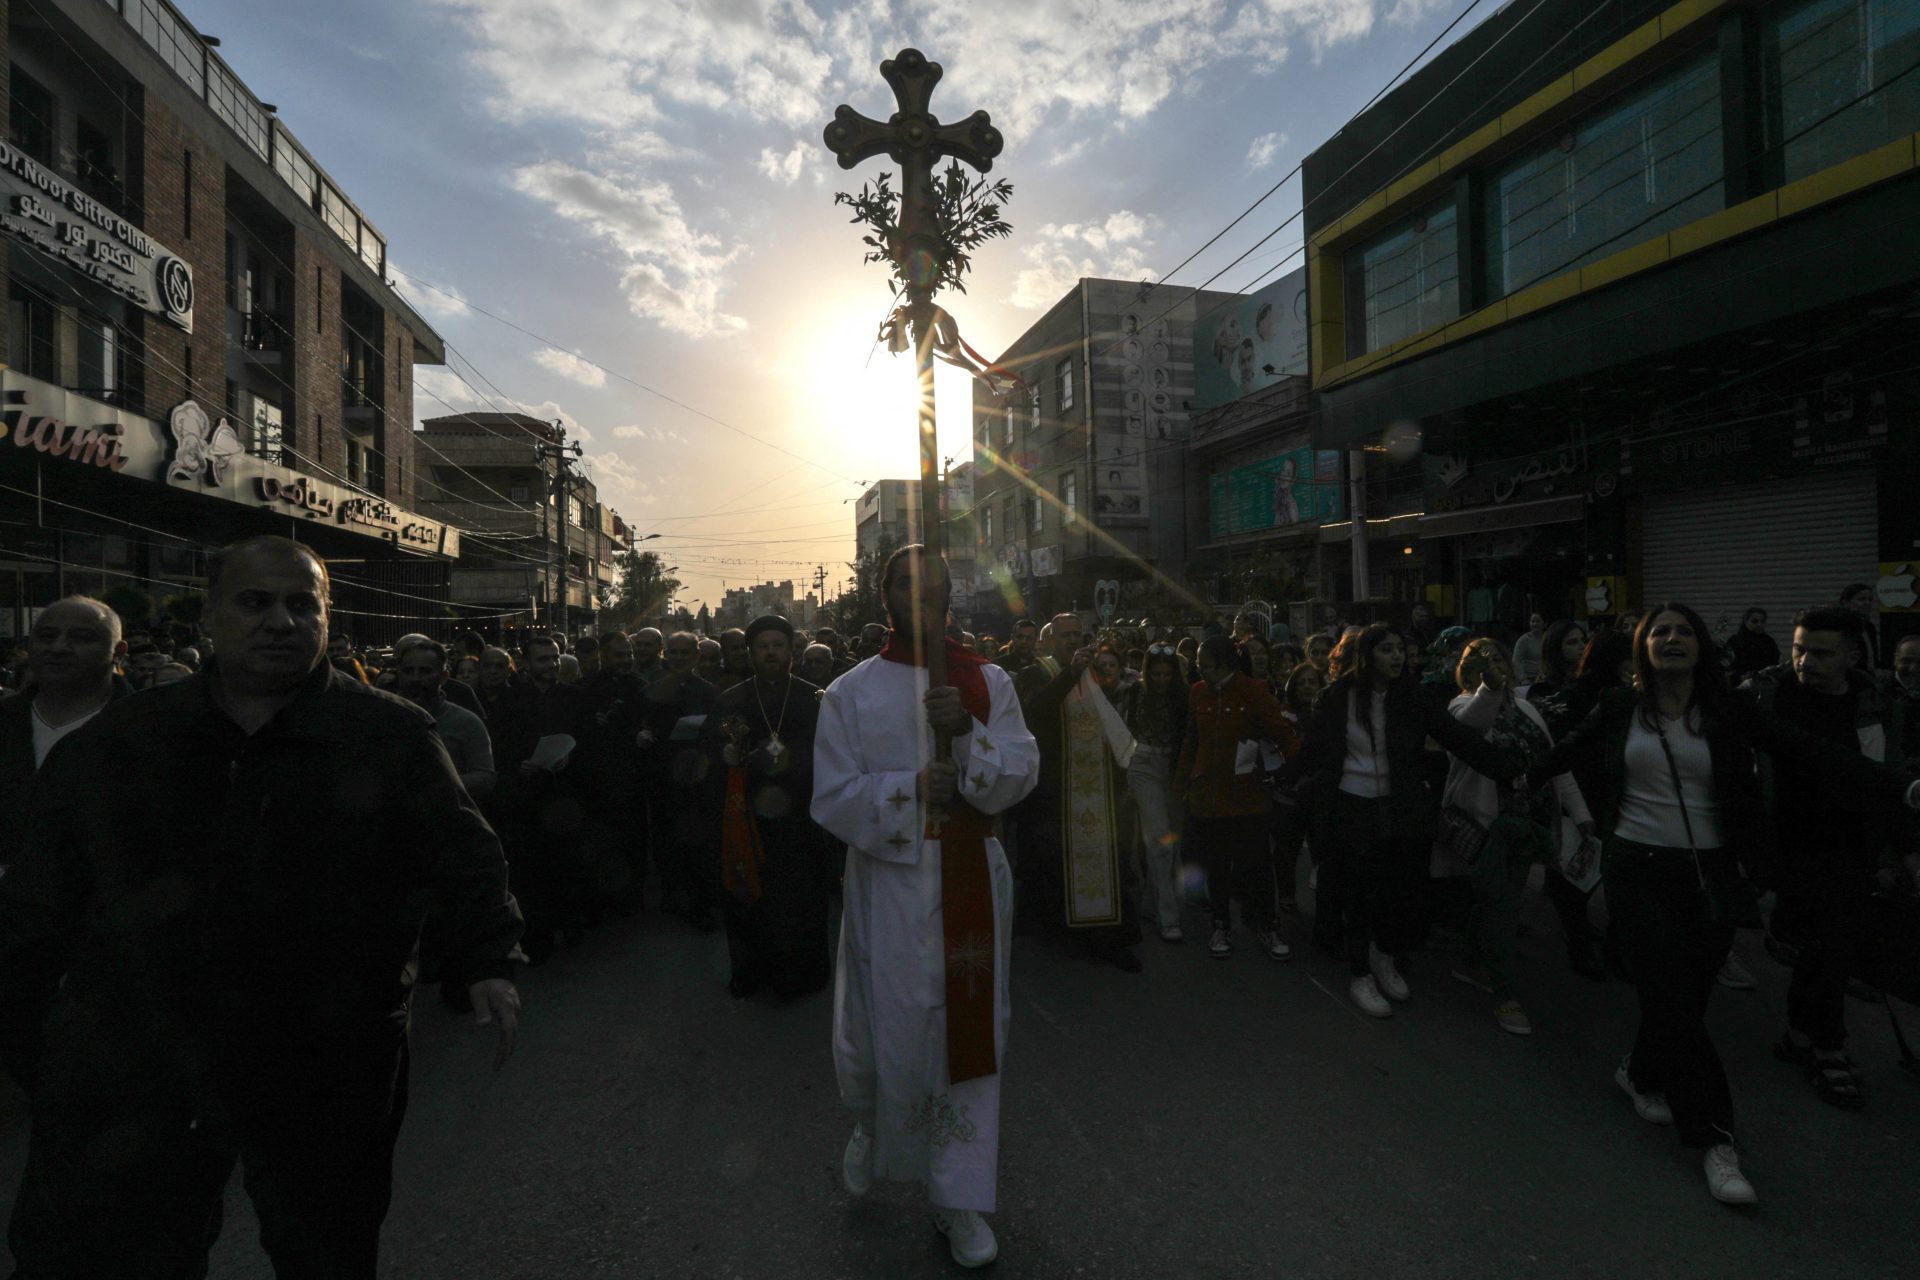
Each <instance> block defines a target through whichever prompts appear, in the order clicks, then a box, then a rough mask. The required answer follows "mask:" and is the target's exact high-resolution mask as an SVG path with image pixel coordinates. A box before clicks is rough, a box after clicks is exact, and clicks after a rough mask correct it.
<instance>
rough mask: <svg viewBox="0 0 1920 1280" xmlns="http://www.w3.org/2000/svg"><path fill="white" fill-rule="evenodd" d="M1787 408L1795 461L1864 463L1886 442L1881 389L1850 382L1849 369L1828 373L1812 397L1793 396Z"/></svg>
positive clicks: (1817, 465) (1885, 399)
mask: <svg viewBox="0 0 1920 1280" xmlns="http://www.w3.org/2000/svg"><path fill="white" fill-rule="evenodd" d="M1793 408H1794V415H1793V460H1794V461H1795V462H1807V463H1811V464H1812V465H1813V466H1816V467H1825V466H1833V465H1835V464H1837V463H1845V462H1866V461H1870V460H1871V458H1872V456H1873V451H1874V450H1875V449H1878V448H1879V447H1881V446H1882V445H1884V444H1886V442H1887V393H1886V391H1885V390H1883V389H1881V388H1879V387H1875V388H1873V389H1872V390H1871V391H1867V390H1862V389H1861V388H1859V387H1857V386H1855V385H1854V381H1853V372H1852V371H1851V370H1848V369H1842V370H1840V371H1839V372H1838V373H1830V374H1828V375H1827V376H1826V377H1825V378H1823V379H1822V380H1821V386H1820V393H1819V394H1818V395H1817V396H1799V397H1797V398H1796V399H1795V400H1794V405H1793Z"/></svg>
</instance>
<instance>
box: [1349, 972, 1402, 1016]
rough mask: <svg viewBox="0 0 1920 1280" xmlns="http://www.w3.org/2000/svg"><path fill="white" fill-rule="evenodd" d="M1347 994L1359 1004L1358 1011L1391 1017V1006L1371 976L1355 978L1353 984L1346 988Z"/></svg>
mask: <svg viewBox="0 0 1920 1280" xmlns="http://www.w3.org/2000/svg"><path fill="white" fill-rule="evenodd" d="M1347 994H1348V995H1350V996H1352V997H1353V1002H1354V1003H1355V1004H1357V1005H1359V1006H1360V1012H1362V1013H1368V1014H1372V1015H1373V1016H1374V1017H1376V1018H1391V1017H1392V1016H1393V1006H1392V1005H1390V1004H1388V1003H1387V998H1386V997H1385V996H1383V995H1381V994H1380V988H1379V987H1377V986H1375V985H1374V982H1373V979H1372V978H1371V977H1367V978H1355V979H1354V980H1353V985H1352V986H1350V987H1348V988H1347Z"/></svg>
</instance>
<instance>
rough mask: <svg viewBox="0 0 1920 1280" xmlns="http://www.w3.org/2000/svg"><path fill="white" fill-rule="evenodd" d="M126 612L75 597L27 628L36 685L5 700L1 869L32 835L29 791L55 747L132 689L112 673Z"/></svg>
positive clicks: (0, 711) (0, 709) (1, 705)
mask: <svg viewBox="0 0 1920 1280" xmlns="http://www.w3.org/2000/svg"><path fill="white" fill-rule="evenodd" d="M119 642H120V615H119V614H116V613H115V612H114V611H113V610H112V609H111V608H109V607H108V606H106V605H104V604H102V603H101V602H100V601H98V600H92V599H88V598H87V597H86V596H69V597H68V598H67V599H65V600H57V601H55V602H54V603H53V604H50V605H48V606H47V607H46V608H45V609H42V610H41V611H40V616H39V617H38V618H36V619H34V623H33V630H31V631H30V632H28V633H27V675H28V680H29V682H30V685H31V687H30V688H29V690H28V691H27V692H25V693H22V694H19V695H18V696H16V697H12V698H0V815H13V816H12V817H0V868H5V867H6V865H7V864H8V863H9V862H12V861H13V855H14V853H15V852H16V851H17V850H18V849H19V848H20V843H21V841H22V840H24V839H25V838H26V834H27V824H26V823H25V822H24V821H20V820H18V819H19V816H20V815H22V814H24V813H25V812H26V807H27V791H28V789H29V787H31V786H32V784H33V775H34V774H35V773H36V772H37V771H38V770H39V768H40V766H41V764H42V763H44V762H45V760H46V758H47V755H48V753H49V752H51V751H52V750H53V747H54V744H56V743H58V742H59V741H60V740H61V739H62V738H64V737H66V736H67V735H68V734H70V733H77V732H78V731H79V730H80V728H81V727H82V726H83V725H85V724H86V723H87V722H89V721H90V720H92V719H93V718H94V717H95V716H97V715H99V714H100V712H101V711H102V710H104V709H105V707H106V705H107V704H108V703H109V702H111V701H113V700H114V699H115V698H120V697H124V696H126V695H127V694H129V693H132V692H133V689H132V687H131V686H130V685H128V684H127V682H126V681H124V680H121V679H119V678H117V677H116V676H115V675H114V674H113V650H114V646H115V645H117V644H118V643H119Z"/></svg>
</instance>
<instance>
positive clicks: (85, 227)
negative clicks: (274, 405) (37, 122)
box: [0, 142, 193, 333]
mask: <svg viewBox="0 0 1920 1280" xmlns="http://www.w3.org/2000/svg"><path fill="white" fill-rule="evenodd" d="M0 227H4V228H5V229H6V231H7V234H9V235H11V236H13V237H14V238H16V239H19V240H24V241H26V242H27V243H28V244H31V245H32V246H33V247H34V248H36V249H38V250H40V251H41V252H42V253H44V254H46V255H47V256H48V257H50V258H53V259H55V260H56V261H58V262H60V263H62V264H64V265H65V266H66V267H68V268H69V269H70V270H72V271H75V272H77V273H78V274H80V275H83V276H85V277H87V278H88V279H89V280H92V281H93V282H94V283H96V284H98V285H101V286H103V287H105V288H107V289H110V290H112V291H113V292H114V293H117V294H119V295H120V296H121V297H123V298H125V299H126V300H127V301H129V302H131V303H133V305H134V306H136V307H139V308H140V309H141V310H142V311H149V312H152V313H153V314H154V315H157V316H160V317H162V318H163V319H165V320H166V321H167V322H168V323H170V324H173V325H176V326H178V327H179V328H181V329H184V330H186V331H187V332H188V333H192V332H193V268H192V267H190V266H188V265H187V264H186V263H185V262H184V261H182V260H181V259H180V258H179V256H178V255H176V254H174V253H173V252H172V251H171V250H170V249H168V248H167V247H166V246H165V245H162V244H160V243H159V242H158V241H156V240H155V239H153V237H151V236H149V235H148V234H147V233H146V232H144V231H142V230H140V228H138V227H136V226H134V225H133V224H132V223H131V222H128V221H127V220H126V219H125V218H123V217H121V216H120V215H119V214H117V213H115V212H114V211H113V210H111V209H109V208H107V207H106V206H105V205H104V204H102V203H100V202H99V201H98V200H96V199H94V198H93V197H92V196H90V195H88V194H87V193H86V192H84V191H82V190H81V189H80V188H78V187H76V186H74V185H73V184H72V183H71V182H68V181H67V180H66V179H65V178H62V177H60V176H59V175H58V174H55V173H51V172H49V171H48V170H47V169H46V168H45V167H44V166H43V165H41V164H39V163H38V162H37V161H35V160H34V159H33V158H32V157H30V156H28V155H27V154H26V153H25V152H23V151H21V150H20V148H18V147H16V146H14V145H12V144H11V143H7V142H0Z"/></svg>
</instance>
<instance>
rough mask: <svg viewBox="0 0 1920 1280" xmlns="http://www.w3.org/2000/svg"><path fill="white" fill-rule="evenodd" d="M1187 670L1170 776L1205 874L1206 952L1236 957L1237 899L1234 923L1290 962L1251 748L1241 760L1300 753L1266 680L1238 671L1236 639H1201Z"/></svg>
mask: <svg viewBox="0 0 1920 1280" xmlns="http://www.w3.org/2000/svg"><path fill="white" fill-rule="evenodd" d="M1194 666H1195V669H1196V670H1197V672H1198V673H1199V675H1200V679H1199V680H1198V681H1196V682H1195V683H1194V686H1193V688H1192V690H1191V691H1190V692H1189V694H1188V697H1187V731H1186V734H1185V735H1184V738H1183V741H1182V742H1181V746H1180V763H1179V764H1178V765H1177V766H1176V767H1175V769H1174V773H1173V776H1174V785H1175V787H1176V788H1178V789H1181V790H1183V791H1184V792H1185V793H1186V805H1185V808H1186V812H1187V826H1186V834H1185V837H1184V841H1183V845H1184V848H1186V849H1187V850H1189V851H1190V856H1192V857H1194V858H1196V859H1197V860H1198V861H1199V863H1200V865H1201V866H1202V867H1203V868H1204V869H1205V870H1206V873H1207V895H1208V897H1209V899H1210V900H1211V905H1212V910H1213V933H1212V936H1211V937H1210V938H1209V939H1208V942H1207V951H1208V952H1209V953H1210V954H1211V955H1212V956H1213V957H1214V958H1215V959H1218V960H1224V959H1226V958H1227V957H1228V956H1230V955H1232V954H1233V942H1232V939H1231V937H1230V933H1231V931H1232V927H1233V916H1232V901H1231V900H1232V897H1233V896H1234V895H1236V894H1237V895H1238V896H1239V898H1240V916H1241V919H1242V920H1244V921H1245V922H1246V924H1247V926H1248V927H1249V928H1251V929H1252V930H1253V932H1254V934H1255V935H1256V936H1257V937H1258V938H1259V939H1260V949H1261V950H1262V951H1264V952H1266V953H1267V955H1268V956H1269V957H1270V958H1272V959H1274V960H1288V959H1291V958H1292V956H1293V948H1292V947H1290V946H1288V945H1287V943H1286V942H1284V941H1283V940H1282V939H1281V937H1280V934H1279V931H1278V930H1277V929H1275V928H1274V919H1273V855H1272V852H1271V849H1270V846H1269V844H1268V839H1267V806H1268V805H1269V803H1270V800H1269V797H1268V792H1267V785H1266V780H1265V776H1264V775H1263V774H1262V772H1261V771H1260V762H1259V757H1258V753H1257V750H1256V751H1255V752H1254V753H1252V754H1253V758H1252V760H1251V761H1250V762H1247V761H1243V758H1242V752H1241V747H1240V744H1241V743H1242V742H1244V741H1248V740H1259V741H1265V742H1270V743H1274V744H1276V745H1278V746H1279V747H1280V748H1281V750H1282V752H1283V753H1286V754H1291V753H1292V752H1294V751H1296V750H1298V749H1299V742H1300V740H1299V736H1298V735H1297V734H1296V733H1295V732H1294V729H1293V725H1292V724H1291V723H1290V722H1289V721H1288V720H1287V718H1286V715H1285V713H1284V712H1283V711H1282V710H1281V707H1280V704H1279V703H1278V702H1275V701H1274V698H1273V694H1272V692H1271V691H1270V690H1269V689H1268V688H1267V682H1266V681H1265V680H1256V679H1254V678H1253V677H1252V676H1248V675H1242V674H1241V673H1240V670H1239V654H1238V652H1237V651H1236V650H1235V649H1234V646H1233V641H1231V640H1229V639H1228V638H1227V637H1225V636H1209V637H1207V639H1205V640H1204V641H1202V642H1201V644H1200V650H1199V652H1198V654H1196V655H1195V659H1194ZM1243 763H1244V764H1245V766H1246V767H1245V768H1244V770H1243V768H1242V765H1243Z"/></svg>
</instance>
